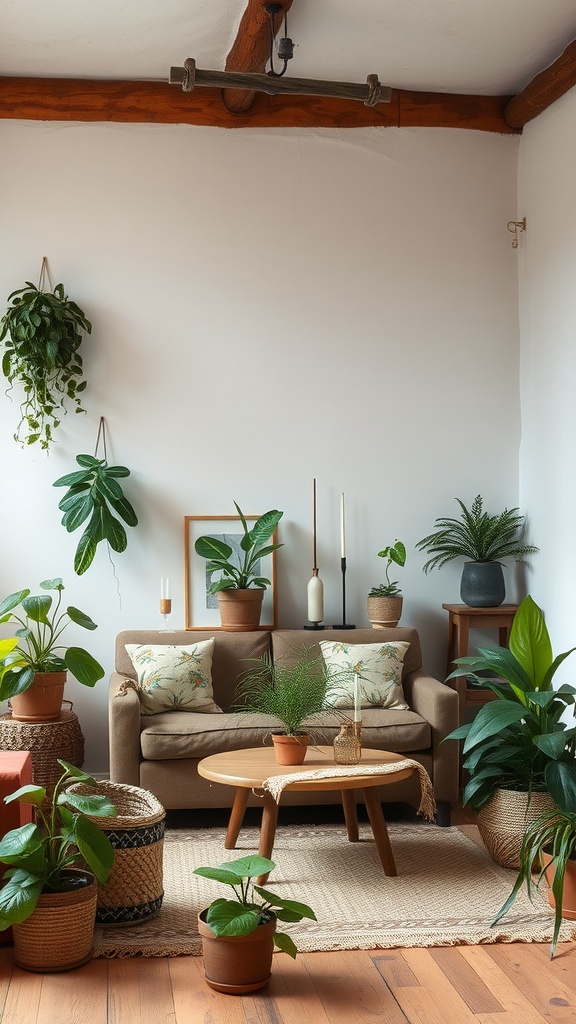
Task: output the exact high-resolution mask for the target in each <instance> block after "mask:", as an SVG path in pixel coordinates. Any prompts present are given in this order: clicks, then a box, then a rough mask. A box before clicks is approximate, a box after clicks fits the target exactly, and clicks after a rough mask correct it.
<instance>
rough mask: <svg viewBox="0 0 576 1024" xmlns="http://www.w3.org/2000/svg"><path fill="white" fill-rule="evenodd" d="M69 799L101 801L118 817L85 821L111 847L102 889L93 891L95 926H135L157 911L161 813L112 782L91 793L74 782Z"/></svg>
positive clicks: (152, 800)
mask: <svg viewBox="0 0 576 1024" xmlns="http://www.w3.org/2000/svg"><path fill="white" fill-rule="evenodd" d="M69 788H70V790H71V791H72V792H74V793H82V794H86V795H90V796H93V795H94V794H100V795H102V796H106V797H107V798H108V799H109V800H110V802H111V803H112V804H114V806H115V808H116V811H117V816H116V817H113V818H97V817H92V816H91V815H88V817H89V818H90V820H91V821H92V822H93V823H94V824H95V825H97V826H98V828H100V829H102V831H103V832H105V833H106V835H107V836H108V839H109V840H110V842H111V843H112V846H113V847H114V864H113V866H112V871H111V872H110V877H109V879H108V881H107V883H106V884H105V885H99V886H98V905H97V910H96V920H97V921H98V922H100V924H139V923H140V922H141V921H145V920H147V919H148V918H149V917H152V915H153V914H156V913H157V912H158V911H159V910H160V907H161V906H162V900H163V898H164V890H163V854H164V826H165V818H166V811H165V810H164V808H163V807H162V804H161V803H160V802H159V801H158V800H157V799H156V797H155V796H153V794H152V793H149V792H148V791H147V790H145V789H140V788H138V787H137V786H124V785H121V784H120V783H115V782H100V783H98V786H97V787H96V788H95V787H94V786H87V785H85V784H84V783H81V782H78V783H75V784H74V785H72V786H70V787H69Z"/></svg>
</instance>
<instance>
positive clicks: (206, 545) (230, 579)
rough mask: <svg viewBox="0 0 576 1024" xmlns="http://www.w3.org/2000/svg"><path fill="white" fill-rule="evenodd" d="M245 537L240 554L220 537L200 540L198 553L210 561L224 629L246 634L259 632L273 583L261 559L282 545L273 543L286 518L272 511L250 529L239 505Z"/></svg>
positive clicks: (208, 563)
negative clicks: (263, 571)
mask: <svg viewBox="0 0 576 1024" xmlns="http://www.w3.org/2000/svg"><path fill="white" fill-rule="evenodd" d="M234 505H235V506H236V511H237V512H238V515H239V516H240V522H241V524H242V529H243V536H242V539H241V541H240V548H239V550H237V551H234V549H233V548H232V547H231V546H230V544H227V543H226V542H225V541H224V540H222V539H221V538H219V537H210V536H204V537H198V539H197V541H196V543H195V544H194V550H195V551H196V554H197V555H200V557H201V558H206V559H207V565H206V571H207V573H210V574H212V583H211V584H210V587H209V593H211V594H216V596H217V598H218V605H219V609H220V620H221V623H222V629H226V630H231V631H234V632H246V631H252V630H255V629H258V626H259V624H260V614H261V610H262V598H263V597H264V591H265V590H266V587H269V586H270V580H269V579H267V578H266V577H264V576H261V575H260V560H261V559H262V558H265V557H266V556H267V555H270V554H272V552H273V551H276V550H277V549H278V548H280V547H282V545H281V544H276V543H272V544H270V543H269V542H270V540H271V539H272V537H273V535H274V531H275V529H276V527H277V525H278V523H279V522H280V519H281V518H282V516H283V514H284V513H283V512H278V510H277V509H272V510H271V511H270V512H265V513H264V515H263V516H260V517H259V519H257V520H256V522H255V523H254V525H253V526H252V528H251V529H248V524H247V522H246V517H245V515H244V514H243V512H242V511H241V509H240V506H239V505H238V504H237V502H234Z"/></svg>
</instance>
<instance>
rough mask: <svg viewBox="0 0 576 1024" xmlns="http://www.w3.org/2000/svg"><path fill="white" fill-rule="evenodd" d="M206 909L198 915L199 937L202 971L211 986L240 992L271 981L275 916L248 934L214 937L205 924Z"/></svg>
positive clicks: (227, 991)
mask: <svg viewBox="0 0 576 1024" xmlns="http://www.w3.org/2000/svg"><path fill="white" fill-rule="evenodd" d="M206 913H207V911H206V910H203V911H202V912H201V913H200V914H199V915H198V931H199V933H200V936H201V938H202V955H203V957H204V973H205V975H206V982H207V984H208V985H209V986H210V988H213V989H216V991H217V992H226V993H228V994H229V995H243V993H244V992H255V991H256V990H257V989H259V988H264V986H265V985H267V984H268V982H269V981H270V972H271V968H272V953H273V951H274V932H275V931H276V918H275V917H273V918H272V920H271V921H269V923H268V924H261V925H258V927H257V928H256V929H255V931H253V932H251V933H250V935H228V936H221V937H220V938H217V937H216V936H215V935H214V932H213V931H212V929H211V928H209V927H208V925H207V924H206V920H205V917H206Z"/></svg>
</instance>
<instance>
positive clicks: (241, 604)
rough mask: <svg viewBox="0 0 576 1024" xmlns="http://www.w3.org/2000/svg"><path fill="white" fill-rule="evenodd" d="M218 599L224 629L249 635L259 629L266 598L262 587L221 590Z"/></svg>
mask: <svg viewBox="0 0 576 1024" xmlns="http://www.w3.org/2000/svg"><path fill="white" fill-rule="evenodd" d="M217 597H218V607H219V609H220V622H221V623H222V629H225V630H229V631H231V632H235V633H249V632H251V631H252V630H255V629H258V627H259V625H260V614H261V612H262V601H263V598H264V591H263V590H262V589H261V588H260V587H254V588H249V589H248V590H221V591H220V592H219V594H217Z"/></svg>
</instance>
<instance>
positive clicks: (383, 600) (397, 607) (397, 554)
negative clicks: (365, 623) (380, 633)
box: [368, 540, 406, 629]
mask: <svg viewBox="0 0 576 1024" xmlns="http://www.w3.org/2000/svg"><path fill="white" fill-rule="evenodd" d="M378 557H379V558H385V559H386V562H385V567H384V574H385V576H386V582H385V583H381V584H380V586H378V587H372V590H371V591H370V593H369V594H368V618H369V619H370V622H371V624H372V628H373V629H388V628H389V627H390V626H397V625H398V623H399V621H400V616H401V615H402V604H403V597H402V594H401V592H400V588H399V586H398V583H397V582H396V581H392V580H390V575H389V574H390V566H391V565H392V562H394V564H395V565H399V566H404V565H405V564H406V548H405V546H404V544H403V543H402V541H400V540H395V541H394V543H393V544H389V545H388V546H387V547H385V548H383V550H382V551H379V552H378Z"/></svg>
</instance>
